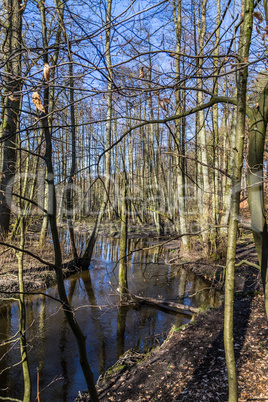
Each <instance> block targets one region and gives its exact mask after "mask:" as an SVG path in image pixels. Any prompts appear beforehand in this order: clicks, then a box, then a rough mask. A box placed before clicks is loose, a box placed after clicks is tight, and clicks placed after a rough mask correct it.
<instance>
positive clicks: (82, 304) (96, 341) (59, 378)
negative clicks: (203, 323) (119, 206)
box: [0, 238, 218, 402]
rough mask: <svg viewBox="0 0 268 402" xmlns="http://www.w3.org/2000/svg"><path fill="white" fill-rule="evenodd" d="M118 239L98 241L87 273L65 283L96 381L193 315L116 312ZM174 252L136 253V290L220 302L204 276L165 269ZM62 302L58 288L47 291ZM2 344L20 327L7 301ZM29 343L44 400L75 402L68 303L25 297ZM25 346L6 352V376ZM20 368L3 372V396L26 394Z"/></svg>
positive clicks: (0, 316)
mask: <svg viewBox="0 0 268 402" xmlns="http://www.w3.org/2000/svg"><path fill="white" fill-rule="evenodd" d="M118 245H119V242H118V241H117V240H112V241H110V240H109V241H107V239H105V238H100V240H99V241H98V242H97V244H96V248H95V254H94V255H95V263H94V264H93V266H92V267H90V270H89V271H85V272H82V273H81V274H77V275H74V276H73V277H71V278H69V279H68V280H66V290H67V295H68V298H69V301H70V302H71V303H72V305H73V306H74V308H75V315H76V318H77V320H78V322H79V323H80V325H81V328H82V330H83V332H84V334H85V335H86V336H87V350H88V356H89V361H90V364H91V368H92V371H93V373H94V376H95V379H97V377H98V376H99V375H100V374H101V373H103V372H104V371H105V370H106V369H107V368H108V367H109V366H111V365H112V364H113V363H114V362H115V361H117V360H118V358H119V356H120V355H122V354H123V353H124V352H125V351H126V350H127V349H130V348H135V349H137V350H146V349H148V348H150V347H152V346H153V345H154V344H155V342H156V341H162V340H163V339H164V338H165V336H166V333H167V332H168V331H169V329H170V328H171V326H172V324H174V325H176V326H180V325H182V324H184V323H186V322H187V321H188V320H189V318H187V317H185V316H183V315H179V314H172V313H171V314H168V313H166V312H164V311H161V310H159V309H156V308H154V307H149V306H143V307H142V308H136V309H134V308H127V307H120V308H118V307H117V306H118V301H119V296H118V294H117V292H116V289H117V287H118V283H117V267H116V261H117V259H118V256H119V249H118ZM143 246H145V244H144V242H143V243H142V242H137V240H135V243H133V242H129V245H128V249H129V252H130V250H134V249H135V248H136V249H140V248H141V247H143ZM167 253H168V250H166V249H164V248H160V247H157V248H154V249H153V250H144V251H138V252H133V253H131V254H130V256H129V258H128V282H129V287H130V291H131V292H133V293H136V294H139V295H144V296H150V297H153V298H159V297H161V298H162V297H163V298H165V299H169V300H173V301H179V302H183V303H185V304H188V305H193V306H197V307H199V306H201V305H203V306H207V305H210V304H211V302H212V303H213V305H215V303H218V298H217V296H216V295H215V292H211V291H209V289H207V285H206V284H205V283H204V282H203V281H201V280H200V279H199V278H196V277H194V275H192V274H189V273H188V272H187V271H185V270H184V269H183V268H181V269H180V271H179V272H178V271H177V269H175V268H172V267H171V266H168V265H166V264H164V261H165V259H166V258H167V256H168V254H167ZM46 293H47V294H48V295H51V296H54V297H57V290H56V288H55V287H54V288H50V289H48V290H47V291H46ZM0 328H1V331H0V342H3V341H5V340H6V339H7V338H9V337H11V336H13V335H15V334H16V332H17V330H18V306H17V304H16V303H14V302H13V303H9V304H8V305H6V306H2V307H1V308H0ZM27 328H28V329H27V339H28V351H29V362H30V368H31V375H32V381H33V397H34V398H35V396H36V381H37V378H36V368H37V367H38V368H39V373H40V398H41V400H42V402H44V401H49V402H50V401H73V400H74V398H75V397H76V396H77V392H78V390H83V389H85V388H86V384H85V382H84V380H83V376H82V373H81V368H80V364H79V356H78V353H77V348H76V343H75V340H74V337H73V334H72V333H71V331H70V329H69V327H68V325H67V323H66V320H65V317H64V314H63V311H62V306H61V304H60V303H58V302H57V301H55V300H52V299H49V298H47V297H45V296H31V297H27ZM19 353H20V351H19V342H15V343H14V342H13V343H12V344H6V345H4V346H2V347H1V348H0V359H1V360H0V372H1V371H2V370H3V369H4V368H5V367H8V366H12V365H14V364H15V363H17V362H18V361H19V360H20V355H19ZM22 381H23V379H22V374H21V369H20V366H16V367H13V368H11V369H10V370H6V371H4V372H3V373H2V374H1V376H0V384H1V385H0V388H1V391H0V395H1V396H9V397H12V398H17V399H19V398H21V396H22V384H23V382H22Z"/></svg>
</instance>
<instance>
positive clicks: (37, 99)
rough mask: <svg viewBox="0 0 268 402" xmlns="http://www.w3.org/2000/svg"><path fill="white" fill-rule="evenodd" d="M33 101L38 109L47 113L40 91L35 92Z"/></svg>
mask: <svg viewBox="0 0 268 402" xmlns="http://www.w3.org/2000/svg"><path fill="white" fill-rule="evenodd" d="M32 101H33V104H34V106H35V107H36V109H38V110H40V111H41V112H43V113H46V111H45V108H44V106H43V104H42V102H41V99H40V96H39V93H38V92H34V93H33V96H32Z"/></svg>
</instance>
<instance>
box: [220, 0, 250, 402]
mask: <svg viewBox="0 0 268 402" xmlns="http://www.w3.org/2000/svg"><path fill="white" fill-rule="evenodd" d="M242 11H243V14H244V22H243V25H242V26H241V28H240V29H241V32H240V40H239V50H238V56H239V62H240V63H241V64H242V65H243V63H244V62H245V60H246V59H247V57H248V54H249V47H250V39H251V32H252V23H253V0H245V8H244V10H242ZM247 77H248V68H247V66H246V65H245V67H244V68H243V70H240V71H238V72H237V122H236V141H235V148H234V166H233V175H232V198H231V210H230V223H229V230H228V246H227V257H226V260H227V262H226V278H225V304H224V350H225V356H226V365H227V373H228V385H229V402H237V400H238V388H237V376H236V366H235V355H234V341H233V304H234V275H235V258H236V240H237V229H238V218H239V207H240V192H241V177H242V166H243V151H244V137H245V117H246V94H247Z"/></svg>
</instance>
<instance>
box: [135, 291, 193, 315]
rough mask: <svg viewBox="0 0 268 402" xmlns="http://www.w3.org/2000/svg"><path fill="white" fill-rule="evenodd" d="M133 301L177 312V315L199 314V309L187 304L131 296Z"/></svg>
mask: <svg viewBox="0 0 268 402" xmlns="http://www.w3.org/2000/svg"><path fill="white" fill-rule="evenodd" d="M131 299H132V300H133V301H134V302H135V303H140V304H148V305H151V306H157V307H160V308H163V309H166V310H171V311H175V312H177V313H183V314H188V315H193V314H195V313H198V312H199V308H196V307H191V306H186V305H185V304H180V303H174V302H170V301H167V300H163V299H153V298H152V297H143V296H137V295H133V294H132V295H131Z"/></svg>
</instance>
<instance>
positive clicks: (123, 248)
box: [118, 180, 129, 304]
mask: <svg viewBox="0 0 268 402" xmlns="http://www.w3.org/2000/svg"><path fill="white" fill-rule="evenodd" d="M126 196H127V182H126V180H123V190H122V209H121V235H120V246H119V248H120V252H119V273H118V278H119V293H120V304H123V303H125V302H126V301H127V300H128V298H129V292H128V284H127V259H126V254H127V232H128V201H127V198H126Z"/></svg>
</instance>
